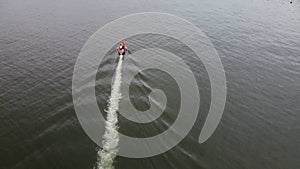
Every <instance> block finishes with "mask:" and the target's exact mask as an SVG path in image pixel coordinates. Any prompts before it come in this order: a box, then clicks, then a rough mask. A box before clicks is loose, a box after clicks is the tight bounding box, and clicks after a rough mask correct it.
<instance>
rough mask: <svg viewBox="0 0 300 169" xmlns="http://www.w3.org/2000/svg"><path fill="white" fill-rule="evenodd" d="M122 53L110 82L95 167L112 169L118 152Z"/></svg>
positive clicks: (97, 168)
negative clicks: (100, 145) (105, 114)
mask: <svg viewBox="0 0 300 169" xmlns="http://www.w3.org/2000/svg"><path fill="white" fill-rule="evenodd" d="M122 63H123V55H120V58H119V62H118V66H117V69H116V73H115V79H114V81H113V84H112V90H111V96H110V99H109V102H108V109H107V110H106V113H107V120H106V122H105V133H104V135H103V141H102V145H103V148H102V150H99V151H98V153H97V163H96V166H95V168H96V169H114V166H113V162H114V159H115V157H116V156H117V152H118V145H119V132H118V126H117V123H118V115H117V110H118V109H119V100H120V99H121V92H120V87H121V82H122V80H121V75H122V73H121V70H122Z"/></svg>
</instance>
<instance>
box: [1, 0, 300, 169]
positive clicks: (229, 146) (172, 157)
mask: <svg viewBox="0 0 300 169" xmlns="http://www.w3.org/2000/svg"><path fill="white" fill-rule="evenodd" d="M146 11H158V12H166V13H171V14H174V15H177V16H180V17H182V18H184V19H186V20H188V21H190V22H192V23H193V24H195V25H196V26H198V27H199V28H201V29H202V30H203V31H204V32H205V33H206V34H207V36H208V37H209V38H210V39H211V41H212V43H213V44H214V46H215V47H216V49H217V51H218V53H219V55H220V57H221V60H222V63H223V65H224V69H225V72H226V78H227V88H228V89H227V103H226V107H225V111H224V114H223V118H222V120H221V123H220V125H219V126H218V128H217V130H216V131H215V133H214V134H213V136H212V137H211V138H210V139H209V140H208V141H207V142H205V143H204V144H198V142H197V139H198V136H199V133H200V131H201V127H202V125H203V123H204V120H205V117H206V115H207V113H208V109H209V103H210V84H209V82H208V75H207V72H206V71H205V68H204V67H203V65H202V63H201V62H200V63H198V62H193V60H192V58H193V57H190V56H191V55H192V54H191V53H190V50H188V49H186V48H185V47H184V46H182V45H181V44H180V43H179V42H177V41H176V40H173V39H168V38H167V37H162V36H159V35H151V34H145V35H138V36H135V37H130V38H128V39H126V42H128V46H129V47H130V49H131V50H132V51H133V52H135V51H138V50H140V49H142V48H144V47H145V46H147V47H149V46H150V47H158V46H159V47H161V48H163V49H166V50H168V49H169V50H171V49H178V48H179V47H182V48H181V50H179V51H178V53H177V54H178V55H180V56H182V57H183V58H185V59H187V60H186V62H188V63H190V66H191V67H192V69H193V70H194V73H195V77H196V78H197V82H198V83H199V84H200V85H199V86H201V87H200V92H201V99H202V100H201V107H200V114H199V116H198V118H197V122H196V124H195V125H194V128H193V129H192V130H191V132H190V133H189V134H188V136H187V137H186V138H185V139H184V140H183V141H182V142H181V143H180V144H179V145H178V146H176V147H175V148H173V149H172V150H170V151H168V152H166V153H164V154H161V155H159V156H155V157H152V158H144V159H129V158H124V157H117V159H116V164H115V166H116V169H137V168H145V169H152V168H153V169H154V168H155V169H174V168H175V169H176V168H178V169H179V168H180V169H183V168H186V169H199V168H203V169H233V168H234V169H240V168H248V169H253V168H260V169H266V168H270V169H298V168H300V161H299V159H300V122H299V120H300V104H299V102H300V1H294V2H293V4H290V3H289V1H286V0H273V1H269V0H243V1H242V0H240V1H239V0H224V1H210V0H205V1H202V2H198V1H197V0H195V1H192V0H186V1H172V2H161V1H157V0H153V1H137V0H136V1H128V2H125V1H122V2H111V1H96V0H91V1H87V2H84V3H82V2H80V1H78V0H72V1H71V0H65V1H56V0H54V1H45V0H31V1H21V0H0V59H1V65H0V71H1V76H0V77H1V78H0V85H1V88H0V120H1V122H0V168H3V169H10V168H16V169H18V168H26V169H27V168H39V169H40V168H43V169H48V168H49V169H54V168H56V169H67V168H70V169H71V168H72V169H77V168H78V169H91V168H93V166H94V164H95V161H96V152H97V149H98V148H97V145H96V144H95V143H93V142H92V141H91V139H90V138H89V137H88V136H87V135H86V134H85V132H84V131H83V129H82V128H81V126H80V124H79V121H78V120H77V116H76V113H75V111H74V108H73V102H72V95H71V93H72V89H71V86H72V75H73V69H74V65H75V62H76V58H77V57H78V54H79V52H80V49H81V48H82V46H83V45H84V43H85V42H86V40H87V39H88V38H89V37H90V36H91V35H92V34H93V33H94V32H95V31H96V30H97V29H99V28H100V27H101V26H103V25H105V24H106V23H108V22H110V21H112V20H114V19H117V18H119V17H122V16H124V15H127V14H131V13H136V12H146ZM166 42H168V43H166ZM114 57H115V53H114V52H113V51H108V54H107V56H106V57H105V59H104V61H103V62H102V64H101V66H100V67H99V71H98V74H97V80H96V85H97V86H96V95H97V99H98V105H99V108H100V109H101V110H102V111H103V114H104V109H105V108H106V100H107V99H108V97H109V94H110V89H111V86H110V85H111V79H112V77H113V73H114V69H115V67H116V62H115V60H114V59H115V58H114ZM189 57H190V58H191V59H190V60H189V59H188V58H189ZM145 83H146V84H148V87H145V86H144V85H143V84H145ZM172 84H174V81H172V78H170V77H168V75H167V74H165V73H164V72H161V71H157V70H146V71H145V72H143V73H141V74H139V75H137V76H136V79H135V80H134V81H133V82H132V86H131V89H130V91H131V93H130V95H131V96H132V98H133V99H132V103H133V104H134V105H135V107H136V108H137V109H139V110H147V109H148V108H149V104H148V101H147V97H146V96H147V94H148V93H149V92H150V91H151V89H153V88H161V89H162V90H164V91H165V92H166V94H167V96H168V97H169V98H170V99H169V100H170V101H169V103H168V104H169V105H168V107H167V109H166V113H165V114H163V115H162V117H161V118H160V119H159V120H156V121H155V122H153V123H150V124H145V125H137V124H135V123H132V122H130V121H128V120H127V119H125V118H124V117H122V116H120V132H122V133H124V134H126V135H130V136H136V137H147V136H152V135H156V134H159V133H161V132H162V131H164V130H166V129H167V128H168V126H169V125H170V124H172V123H173V122H174V119H175V118H176V112H177V110H178V107H176V106H174V105H178V100H177V99H176V98H178V92H176V91H178V88H177V86H176V85H172ZM166 86H168V87H166ZM121 141H122V140H121Z"/></svg>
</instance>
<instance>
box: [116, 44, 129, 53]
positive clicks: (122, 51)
mask: <svg viewBox="0 0 300 169" xmlns="http://www.w3.org/2000/svg"><path fill="white" fill-rule="evenodd" d="M117 50H118V53H119V55H125V53H126V51H127V47H126V46H125V43H124V42H121V43H120V45H119V47H118V49H117Z"/></svg>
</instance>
